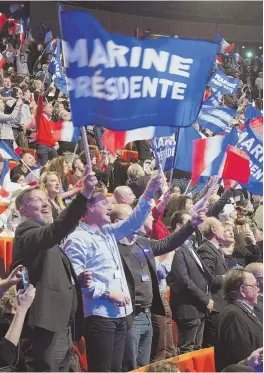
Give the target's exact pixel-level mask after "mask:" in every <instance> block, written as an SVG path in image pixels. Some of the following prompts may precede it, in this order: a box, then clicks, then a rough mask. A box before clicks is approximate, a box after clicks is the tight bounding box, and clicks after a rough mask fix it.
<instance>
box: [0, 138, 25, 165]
mask: <svg viewBox="0 0 264 373" xmlns="http://www.w3.org/2000/svg"><path fill="white" fill-rule="evenodd" d="M0 155H1V156H2V158H3V159H8V160H9V159H13V160H14V161H20V158H19V156H18V155H17V154H16V153H15V152H14V151H13V149H11V148H10V146H8V145H7V143H6V142H5V141H4V140H0Z"/></svg>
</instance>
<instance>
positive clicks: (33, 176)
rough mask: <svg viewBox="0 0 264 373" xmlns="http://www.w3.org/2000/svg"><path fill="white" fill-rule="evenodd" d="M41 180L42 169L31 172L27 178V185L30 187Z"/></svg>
mask: <svg viewBox="0 0 264 373" xmlns="http://www.w3.org/2000/svg"><path fill="white" fill-rule="evenodd" d="M39 178H40V167H38V168H35V169H34V170H31V172H30V173H29V174H28V175H27V176H26V177H25V183H27V185H30V186H34V185H37V184H38V179H39Z"/></svg>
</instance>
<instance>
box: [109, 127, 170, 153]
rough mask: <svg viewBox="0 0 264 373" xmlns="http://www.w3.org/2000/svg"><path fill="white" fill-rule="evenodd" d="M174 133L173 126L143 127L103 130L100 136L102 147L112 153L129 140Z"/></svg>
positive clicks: (165, 135) (146, 138)
mask: <svg viewBox="0 0 264 373" xmlns="http://www.w3.org/2000/svg"><path fill="white" fill-rule="evenodd" d="M174 133H175V128H173V127H154V126H150V127H143V128H137V129H135V130H131V131H112V130H105V132H104V134H103V136H102V143H103V145H104V147H105V148H106V149H107V150H108V151H109V152H110V153H112V154H115V152H116V151H117V150H121V149H123V148H124V147H125V146H126V145H127V144H128V143H129V142H132V141H138V140H150V139H153V138H154V137H169V136H172V135H173V134H174Z"/></svg>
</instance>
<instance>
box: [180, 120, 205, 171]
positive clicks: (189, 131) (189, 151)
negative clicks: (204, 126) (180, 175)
mask: <svg viewBox="0 0 264 373" xmlns="http://www.w3.org/2000/svg"><path fill="white" fill-rule="evenodd" d="M201 138H202V135H201V134H200V133H199V132H198V131H197V130H196V129H195V128H194V127H193V126H191V127H188V128H180V129H179V139H178V145H177V152H176V159H175V165H174V167H175V168H177V169H179V170H182V171H186V172H191V171H192V159H193V142H194V140H198V139H201Z"/></svg>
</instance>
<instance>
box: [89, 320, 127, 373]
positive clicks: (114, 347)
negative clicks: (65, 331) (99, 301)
mask: <svg viewBox="0 0 264 373" xmlns="http://www.w3.org/2000/svg"><path fill="white" fill-rule="evenodd" d="M84 334H85V343H86V354H87V361H88V370H89V372H120V371H121V365H122V359H123V354H124V347H125V337H126V322H125V318H119V319H111V318H106V317H101V316H89V317H86V318H85V333H84Z"/></svg>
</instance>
